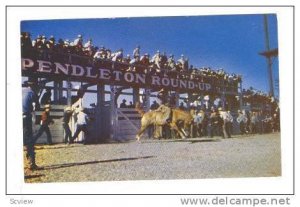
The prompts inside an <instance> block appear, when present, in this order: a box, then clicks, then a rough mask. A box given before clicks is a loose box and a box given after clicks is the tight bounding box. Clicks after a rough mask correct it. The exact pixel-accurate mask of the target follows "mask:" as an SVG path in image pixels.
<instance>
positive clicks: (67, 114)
mask: <svg viewBox="0 0 300 207" xmlns="http://www.w3.org/2000/svg"><path fill="white" fill-rule="evenodd" d="M72 114H73V109H72V107H70V106H68V107H66V108H65V110H64V117H63V120H62V124H63V128H64V130H65V138H64V142H65V144H66V143H68V142H70V140H71V139H72V132H71V129H70V126H69V122H70V119H71V117H72Z"/></svg>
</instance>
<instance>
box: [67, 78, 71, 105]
mask: <svg viewBox="0 0 300 207" xmlns="http://www.w3.org/2000/svg"><path fill="white" fill-rule="evenodd" d="M71 97H72V83H71V81H70V80H69V79H68V80H67V104H68V106H71V105H72V99H71Z"/></svg>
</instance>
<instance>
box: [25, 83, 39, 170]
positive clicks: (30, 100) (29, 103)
mask: <svg viewBox="0 0 300 207" xmlns="http://www.w3.org/2000/svg"><path fill="white" fill-rule="evenodd" d="M37 90H38V88H37V84H36V83H35V82H25V83H24V87H23V88H22V109H23V145H24V146H25V149H26V158H27V160H28V161H29V169H30V170H38V169H40V168H39V167H38V166H37V165H36V163H35V151H34V144H35V140H34V137H33V134H32V112H33V111H34V110H35V107H34V104H36V105H35V106H37V104H38V97H37Z"/></svg>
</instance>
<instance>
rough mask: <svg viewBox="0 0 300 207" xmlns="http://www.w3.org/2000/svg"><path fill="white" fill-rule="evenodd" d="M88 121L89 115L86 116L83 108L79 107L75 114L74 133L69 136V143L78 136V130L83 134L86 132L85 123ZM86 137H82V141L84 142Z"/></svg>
mask: <svg viewBox="0 0 300 207" xmlns="http://www.w3.org/2000/svg"><path fill="white" fill-rule="evenodd" d="M88 121H89V117H88V116H87V114H86V113H84V108H83V107H82V108H80V109H79V112H78V114H77V122H76V126H77V127H76V131H75V133H74V135H73V136H72V137H71V139H70V141H69V144H70V143H73V142H74V140H75V139H76V138H77V137H78V135H79V133H80V132H84V133H85V134H88V129H87V123H88ZM86 141H87V140H86V139H84V141H83V143H84V144H86Z"/></svg>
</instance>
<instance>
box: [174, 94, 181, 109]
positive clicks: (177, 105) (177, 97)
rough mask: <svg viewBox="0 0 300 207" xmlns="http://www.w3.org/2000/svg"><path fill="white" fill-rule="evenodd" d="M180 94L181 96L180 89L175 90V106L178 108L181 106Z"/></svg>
mask: <svg viewBox="0 0 300 207" xmlns="http://www.w3.org/2000/svg"><path fill="white" fill-rule="evenodd" d="M179 96H180V94H179V93H178V91H175V106H176V108H177V107H179Z"/></svg>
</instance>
